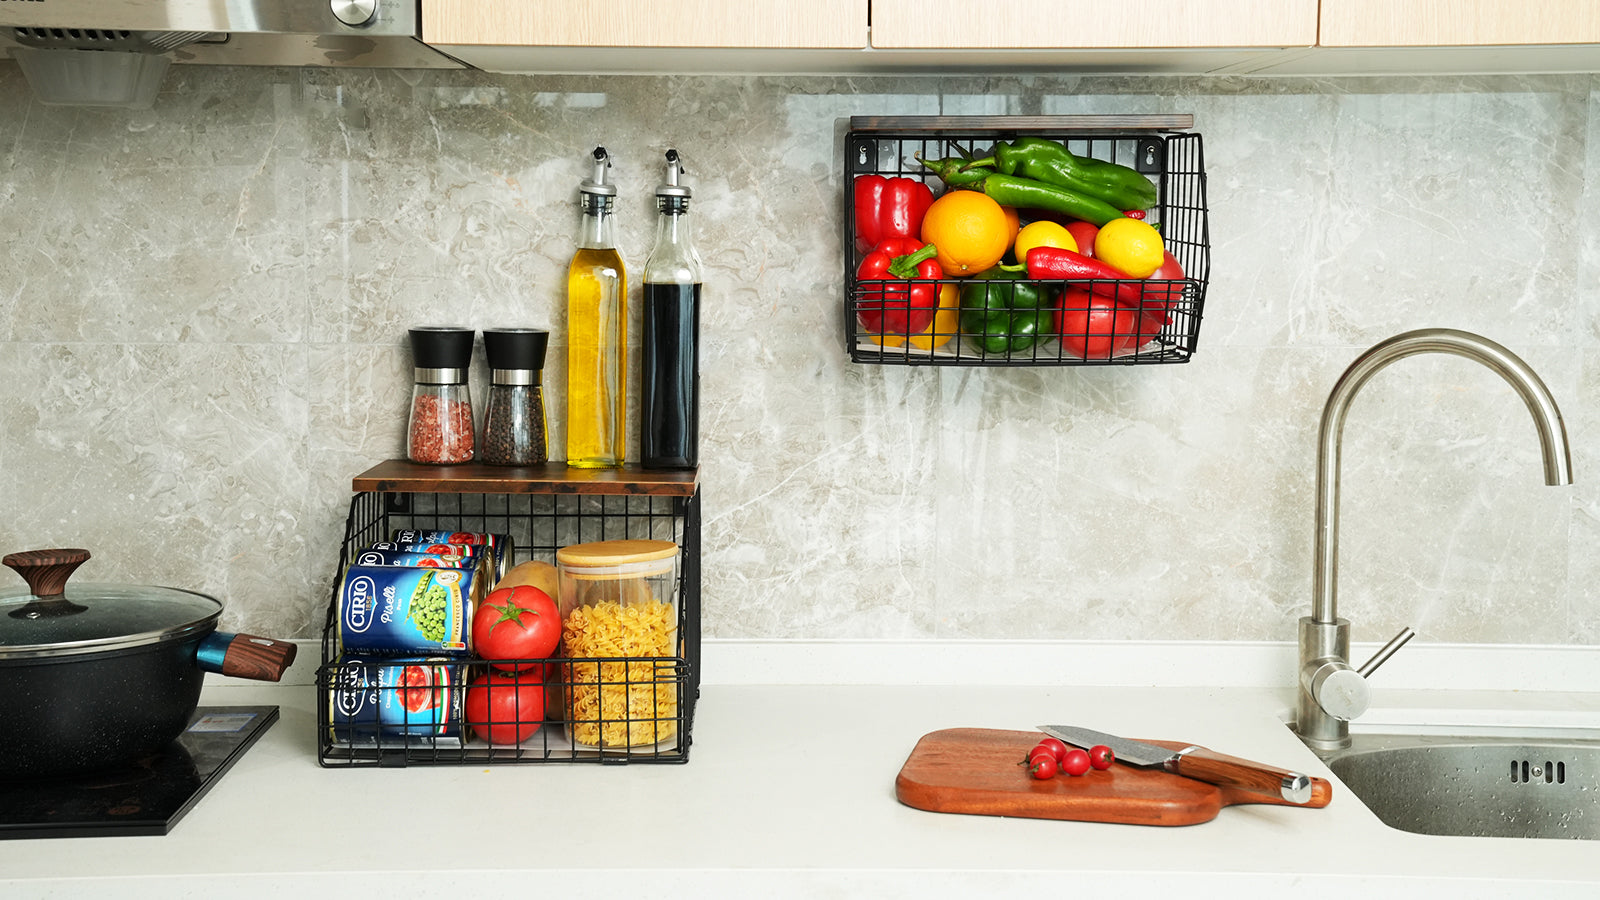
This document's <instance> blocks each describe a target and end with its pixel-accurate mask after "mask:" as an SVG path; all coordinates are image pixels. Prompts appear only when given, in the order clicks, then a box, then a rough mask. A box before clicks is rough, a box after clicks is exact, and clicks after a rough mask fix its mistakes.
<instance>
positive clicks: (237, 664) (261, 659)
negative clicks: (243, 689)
mask: <svg viewBox="0 0 1600 900" xmlns="http://www.w3.org/2000/svg"><path fill="white" fill-rule="evenodd" d="M299 649H300V648H299V647H297V646H296V645H294V644H293V643H290V642H289V641H275V640H273V639H272V638H264V637H256V636H255V635H253V634H229V633H227V632H225V631H213V632H211V633H210V634H208V635H206V636H205V637H203V638H201V639H200V647H199V649H197V650H196V651H195V662H196V663H198V664H199V665H200V668H202V669H204V670H206V671H207V672H220V673H221V674H223V675H229V676H232V677H234V678H249V679H252V680H255V681H277V680H278V679H280V678H282V677H283V673H284V671H285V670H287V669H288V668H289V665H290V664H291V663H293V662H294V655H295V653H296V651H298V650H299Z"/></svg>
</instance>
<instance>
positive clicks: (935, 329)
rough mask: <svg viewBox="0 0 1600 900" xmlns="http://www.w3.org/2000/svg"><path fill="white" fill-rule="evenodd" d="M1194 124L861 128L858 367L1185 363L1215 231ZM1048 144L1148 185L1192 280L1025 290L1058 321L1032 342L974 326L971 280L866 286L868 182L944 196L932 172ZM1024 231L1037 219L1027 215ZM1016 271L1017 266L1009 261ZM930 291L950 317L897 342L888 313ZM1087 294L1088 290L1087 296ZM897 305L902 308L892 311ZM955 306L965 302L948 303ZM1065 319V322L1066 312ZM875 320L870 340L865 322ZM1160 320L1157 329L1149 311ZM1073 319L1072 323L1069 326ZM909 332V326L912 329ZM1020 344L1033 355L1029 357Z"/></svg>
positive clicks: (850, 220)
mask: <svg viewBox="0 0 1600 900" xmlns="http://www.w3.org/2000/svg"><path fill="white" fill-rule="evenodd" d="M1193 119H1194V117H1193V116H1190V115H1186V114H1185V115H1127V116H1103V115H1085V116H898V117H896V116H889V117H881V116H880V117H874V116H856V117H852V118H851V119H850V127H849V131H848V132H847V134H846V137H845V142H844V153H845V160H844V173H845V189H844V210H843V213H844V215H843V220H844V222H845V234H844V257H845V269H844V284H845V308H844V330H845V343H846V345H847V346H848V348H849V351H850V359H851V360H852V361H853V362H858V363H868V364H880V365H955V366H1083V365H1143V364H1161V363H1184V362H1188V361H1189V359H1190V358H1191V357H1192V356H1193V355H1194V353H1195V349H1196V346H1197V345H1198V343H1199V338H1200V321H1201V316H1202V312H1203V310H1204V306H1205V293H1206V283H1207V280H1208V278H1209V276H1210V268H1211V247H1210V231H1209V227H1208V224H1207V213H1206V185H1205V164H1204V156H1203V154H1202V149H1201V139H1200V135H1199V134H1197V133H1192V132H1189V131H1188V130H1187V129H1189V128H1191V127H1192V126H1193ZM1019 136H1031V137H1041V138H1046V139H1049V140H1053V141H1057V142H1059V143H1061V144H1063V145H1064V146H1065V147H1066V148H1067V150H1069V151H1070V152H1071V153H1073V154H1074V155H1076V156H1079V157H1089V158H1093V159H1097V160H1104V161H1106V162H1113V163H1118V164H1121V165H1124V166H1127V167H1130V168H1132V169H1134V170H1135V171H1137V172H1139V173H1140V174H1143V175H1144V176H1146V177H1147V178H1148V179H1150V181H1151V182H1152V184H1153V185H1154V187H1155V189H1156V193H1157V198H1158V199H1157V201H1156V204H1155V205H1154V206H1153V207H1152V208H1151V209H1149V210H1148V211H1146V212H1145V214H1144V219H1145V221H1147V222H1149V223H1150V224H1152V225H1154V226H1155V227H1156V228H1157V229H1158V230H1159V232H1160V234H1161V238H1162V241H1163V243H1164V245H1165V250H1166V251H1167V252H1168V253H1170V254H1171V255H1172V257H1173V259H1174V260H1175V261H1176V262H1177V264H1178V266H1179V267H1180V268H1181V269H1182V277H1181V278H1161V277H1151V278H1147V279H1125V278H1117V279H1098V278H1097V279H1061V280H1035V279H1028V278H1022V279H1020V280H1018V281H1016V282H1014V283H1015V284H1021V285H1027V286H1028V287H1029V288H1032V289H1034V290H1036V291H1038V292H1040V295H1041V296H1043V297H1045V298H1047V299H1046V300H1045V301H1044V302H1045V303H1048V304H1050V305H1051V306H1052V307H1053V308H1054V309H1053V312H1052V313H1051V314H1050V315H1049V316H1047V317H1046V318H1045V319H1043V320H1041V322H1044V323H1047V324H1040V325H1039V327H1038V331H1037V334H1036V336H1035V337H1034V339H1033V340H1031V341H1026V340H1012V341H1007V340H1006V337H1007V335H1006V334H1002V335H1000V338H1001V339H1000V341H998V344H1000V345H1001V346H1000V348H999V349H995V343H997V342H994V341H989V342H986V341H985V340H984V339H983V335H982V334H979V333H977V332H974V331H973V330H972V329H970V328H968V327H966V326H965V324H964V323H965V321H966V320H967V319H968V314H969V313H981V312H982V311H983V310H982V309H981V308H979V307H976V306H975V305H973V303H972V301H971V300H970V294H969V293H968V292H964V291H963V288H966V287H969V286H971V285H972V284H973V281H972V279H970V278H952V277H948V276H946V277H942V278H939V279H937V280H933V279H910V280H909V283H908V285H907V286H904V287H903V289H902V290H901V291H899V292H898V293H894V292H893V289H889V290H886V288H885V286H884V282H882V281H877V280H871V279H862V278H858V277H857V273H858V270H859V269H860V267H861V261H862V259H863V257H864V256H865V255H866V252H867V250H866V249H864V248H860V247H858V246H857V242H856V241H857V226H856V217H855V206H856V201H857V198H856V188H857V179H858V178H859V177H860V176H863V175H881V176H884V177H887V178H894V177H906V178H914V179H917V180H919V181H922V182H924V183H926V184H927V185H928V186H929V187H930V188H932V190H933V193H934V194H935V195H936V196H940V195H942V194H943V193H945V192H946V191H947V190H950V189H951V188H948V187H947V186H946V185H945V184H944V183H943V182H942V181H941V180H940V178H939V177H938V176H937V175H935V174H934V172H933V171H932V170H931V169H930V168H929V167H927V166H925V165H924V164H923V162H922V161H923V160H929V161H932V160H937V159H948V158H953V157H963V158H969V159H976V158H981V157H983V156H985V155H986V154H988V153H989V152H990V149H991V148H992V147H993V146H994V145H995V143H996V142H997V141H1010V140H1014V139H1016V138H1017V137H1019ZM1022 213H1023V216H1024V219H1026V218H1027V217H1028V211H1027V210H1023V211H1022ZM1007 261H1008V262H1015V261H1012V260H1010V259H1009V257H1008V260H1007ZM917 285H931V286H933V288H934V290H936V291H940V292H944V291H948V292H949V294H948V295H947V294H944V293H941V294H940V295H939V296H940V298H941V300H940V305H941V307H942V309H941V312H940V314H938V315H934V316H933V321H932V322H931V324H929V325H928V326H927V327H926V328H925V329H924V330H922V331H921V332H919V333H917V334H904V333H900V334H895V333H893V332H892V331H890V330H888V328H887V326H885V325H884V324H882V322H886V321H888V319H889V317H888V316H885V315H883V311H884V310H885V309H886V308H891V307H893V306H894V305H895V304H896V303H900V304H904V303H905V301H904V299H903V297H904V290H905V289H909V288H910V287H914V286H917ZM1079 289H1081V290H1079ZM891 296H893V299H886V298H889V297H891ZM947 296H949V297H954V298H957V299H955V300H953V301H952V300H948V299H944V298H945V297H947ZM1090 296H1105V297H1109V296H1115V297H1117V298H1118V299H1117V303H1116V307H1117V309H1118V310H1126V312H1123V313H1121V314H1120V315H1119V314H1118V313H1117V312H1116V311H1104V310H1103V308H1102V307H1101V305H1100V304H1098V303H1096V304H1095V305H1094V312H1093V313H1091V312H1090V307H1089V306H1088V303H1089V301H1088V300H1086V299H1063V298H1064V297H1069V298H1087V297H1090ZM1063 307H1065V310H1063ZM864 310H865V311H867V312H868V313H869V315H870V314H873V313H876V314H877V316H878V317H879V318H880V320H881V321H880V324H879V325H878V326H877V327H876V328H869V327H868V323H867V322H866V321H864V320H863V317H862V315H861V313H862V312H863V311H864ZM1155 310H1159V315H1157V316H1155V317H1153V318H1151V317H1147V316H1146V315H1145V312H1147V311H1155ZM1063 311H1065V312H1067V313H1068V314H1067V315H1063V314H1062V313H1063ZM902 328H905V329H906V330H909V326H902ZM1014 344H1026V345H1027V346H1024V347H1018V346H1013V345H1014Z"/></svg>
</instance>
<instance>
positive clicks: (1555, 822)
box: [1325, 733, 1600, 841]
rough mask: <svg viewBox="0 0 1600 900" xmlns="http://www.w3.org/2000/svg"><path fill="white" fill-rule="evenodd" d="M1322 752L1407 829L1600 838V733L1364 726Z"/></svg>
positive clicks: (1371, 803)
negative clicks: (1450, 732) (1367, 729)
mask: <svg viewBox="0 0 1600 900" xmlns="http://www.w3.org/2000/svg"><path fill="white" fill-rule="evenodd" d="M1325 761H1326V762H1327V764H1328V768H1330V769H1332V770H1333V773H1334V774H1335V775H1337V776H1338V777H1339V780H1340V781H1342V782H1344V784H1345V786H1346V787H1348V788H1349V789H1350V791H1351V792H1352V793H1354V794H1355V795H1356V797H1357V798H1358V799H1359V800H1360V801H1361V802H1362V803H1363V804H1364V805H1365V806H1366V807H1367V808H1368V809H1370V810H1372V811H1373V813H1375V814H1376V815H1377V816H1378V818H1379V819H1382V820H1383V821H1384V822H1385V823H1386V824H1388V825H1389V826H1391V827H1393V828H1398V829H1400V830H1402V831H1412V832H1416V833H1418V834H1442V835H1466V836H1477V837H1514V838H1569V839H1576V840H1588V841H1595V840H1600V740H1587V739H1584V740H1575V739H1574V740H1569V739H1565V738H1532V739H1530V738H1521V737H1435V736H1427V735H1423V736H1417V735H1386V734H1359V733H1358V734H1353V735H1351V746H1350V747H1349V748H1347V749H1343V750H1339V751H1336V752H1334V753H1331V754H1328V755H1327V757H1326V759H1325Z"/></svg>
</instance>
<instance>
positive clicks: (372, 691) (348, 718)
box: [328, 657, 466, 744]
mask: <svg viewBox="0 0 1600 900" xmlns="http://www.w3.org/2000/svg"><path fill="white" fill-rule="evenodd" d="M465 675H466V666H465V665H463V664H461V663H459V662H456V661H454V660H449V659H439V658H420V657H419V658H414V659H382V660H379V659H365V658H362V657H344V658H342V659H341V660H340V661H339V662H338V663H336V664H335V665H334V668H333V674H332V676H331V679H332V681H331V684H330V685H329V691H328V730H329V737H331V738H332V739H333V741H334V742H335V743H341V744H348V743H362V742H371V741H373V740H375V739H377V738H380V737H417V738H429V739H440V738H448V739H454V740H455V741H459V739H460V737H461V704H462V697H463V693H464V687H463V681H464V678H465Z"/></svg>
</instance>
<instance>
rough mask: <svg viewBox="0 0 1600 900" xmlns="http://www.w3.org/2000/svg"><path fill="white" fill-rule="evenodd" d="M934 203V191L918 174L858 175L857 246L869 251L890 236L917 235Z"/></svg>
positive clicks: (856, 184) (856, 193) (856, 205)
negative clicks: (897, 175)
mask: <svg viewBox="0 0 1600 900" xmlns="http://www.w3.org/2000/svg"><path fill="white" fill-rule="evenodd" d="M931 205H933V191H932V190H931V189H929V187H928V185H927V184H926V183H924V182H922V181H918V180H917V179H915V178H904V177H894V178H885V177H884V176H882V175H857V176H856V180H855V211H856V247H857V248H858V249H860V250H863V251H865V250H869V249H871V248H873V247H876V246H878V245H879V244H880V243H882V242H884V241H886V240H888V239H889V238H895V237H909V238H914V237H917V236H918V235H919V234H921V233H922V216H923V214H924V213H926V212H927V211H928V207H929V206H931Z"/></svg>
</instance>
